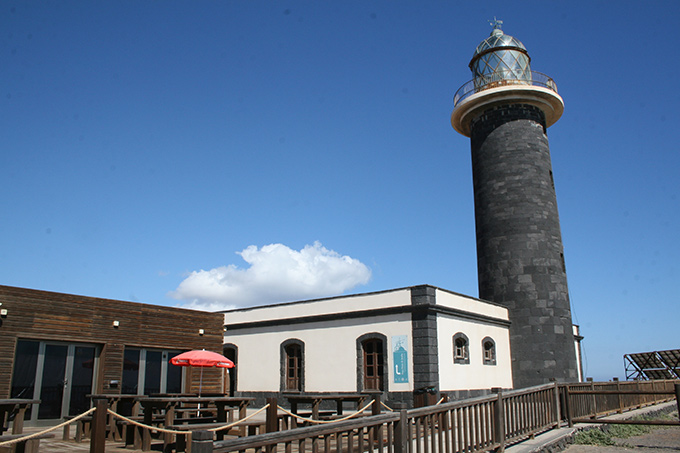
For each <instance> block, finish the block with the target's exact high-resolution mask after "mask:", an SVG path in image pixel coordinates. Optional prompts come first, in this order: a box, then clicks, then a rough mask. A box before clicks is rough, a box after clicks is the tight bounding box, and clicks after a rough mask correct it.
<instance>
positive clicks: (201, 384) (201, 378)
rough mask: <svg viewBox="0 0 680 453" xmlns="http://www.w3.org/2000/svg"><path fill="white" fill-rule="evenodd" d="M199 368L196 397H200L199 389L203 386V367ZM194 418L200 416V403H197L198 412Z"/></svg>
mask: <svg viewBox="0 0 680 453" xmlns="http://www.w3.org/2000/svg"><path fill="white" fill-rule="evenodd" d="M200 368H201V375H200V377H199V379H198V397H199V398H200V397H201V387H202V386H203V367H200ZM196 416H197V417H200V416H201V403H198V411H197V412H196Z"/></svg>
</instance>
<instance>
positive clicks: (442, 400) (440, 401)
mask: <svg viewBox="0 0 680 453" xmlns="http://www.w3.org/2000/svg"><path fill="white" fill-rule="evenodd" d="M445 399H446V398H444V397H442V398H441V399H440V400H439V401H437V404H435V406H439V405H440V404H441V403H443V402H444V400H445Z"/></svg>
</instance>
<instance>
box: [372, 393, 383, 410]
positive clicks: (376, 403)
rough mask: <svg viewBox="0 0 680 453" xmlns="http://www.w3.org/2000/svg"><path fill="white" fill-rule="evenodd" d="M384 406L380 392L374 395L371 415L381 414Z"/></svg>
mask: <svg viewBox="0 0 680 453" xmlns="http://www.w3.org/2000/svg"><path fill="white" fill-rule="evenodd" d="M381 412H382V406H381V405H380V394H379V393H376V394H375V395H373V404H372V405H371V415H380V413H381Z"/></svg>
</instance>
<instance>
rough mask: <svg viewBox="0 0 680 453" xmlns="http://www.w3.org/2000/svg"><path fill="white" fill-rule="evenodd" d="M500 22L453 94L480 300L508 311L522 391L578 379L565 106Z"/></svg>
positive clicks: (517, 380)
mask: <svg viewBox="0 0 680 453" xmlns="http://www.w3.org/2000/svg"><path fill="white" fill-rule="evenodd" d="M501 24H502V22H500V21H497V20H494V22H493V23H492V25H493V30H492V31H491V35H490V36H489V37H488V38H486V39H485V40H483V41H482V42H481V43H480V44H479V45H478V46H477V48H476V49H475V51H474V54H473V57H472V60H471V61H470V65H469V66H470V69H471V71H472V76H473V79H472V80H471V81H469V82H468V83H466V84H465V85H463V86H462V87H461V88H460V89H459V90H458V91H457V92H456V94H455V96H454V109H453V113H452V115H451V125H452V126H453V128H454V129H455V130H456V131H457V132H459V133H461V134H463V135H465V136H466V137H470V143H471V148H472V174H473V185H474V205H475V227H476V239H477V268H478V284H479V297H480V299H485V300H489V301H492V302H496V303H499V304H502V305H504V306H506V307H507V308H508V310H509V317H510V321H511V326H510V346H511V354H512V373H513V382H514V386H515V388H522V387H528V386H532V385H538V384H543V383H547V382H551V381H558V382H568V381H576V380H578V368H577V355H576V348H575V337H574V330H573V324H572V318H571V308H570V302H569V291H568V288H567V274H566V269H565V262H564V253H563V246H562V234H561V231H560V222H559V215H558V212H557V200H556V196H555V186H554V182H553V172H552V164H551V160H550V148H549V145H548V136H547V129H548V128H549V127H550V126H552V125H553V124H555V122H557V121H558V120H559V118H560V117H561V115H562V112H563V111H564V102H563V100H562V98H561V97H560V95H559V94H558V93H557V86H556V84H555V82H554V81H553V80H552V79H551V78H550V77H548V76H546V75H545V74H541V73H539V72H535V71H532V69H531V58H530V57H529V53H528V51H527V49H526V47H525V46H524V45H523V44H522V43H521V42H520V41H519V40H518V39H516V38H514V37H512V36H510V35H506V34H505V33H504V32H503V30H502V29H501Z"/></svg>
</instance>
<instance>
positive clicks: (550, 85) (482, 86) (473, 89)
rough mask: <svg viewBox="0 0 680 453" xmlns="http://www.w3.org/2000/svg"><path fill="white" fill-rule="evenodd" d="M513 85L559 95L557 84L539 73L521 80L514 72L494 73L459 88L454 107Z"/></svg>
mask: <svg viewBox="0 0 680 453" xmlns="http://www.w3.org/2000/svg"><path fill="white" fill-rule="evenodd" d="M513 85H520V86H521V85H529V86H538V87H543V88H547V89H549V90H552V91H554V92H555V93H557V84H556V83H555V81H554V80H553V79H552V78H550V77H548V76H547V75H545V74H543V73H542V72H538V71H531V79H524V78H519V77H518V76H517V74H515V73H514V72H512V71H500V72H493V73H491V74H488V75H484V76H479V77H475V78H474V79H472V80H470V81H468V82H466V83H465V84H464V85H463V86H462V87H460V88H458V91H456V94H455V95H454V96H453V107H454V108H455V107H456V106H457V105H458V104H460V102H461V101H462V100H464V99H466V98H468V97H470V96H472V95H473V94H475V93H479V92H480V91H484V90H488V89H490V88H497V87H500V86H513Z"/></svg>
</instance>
